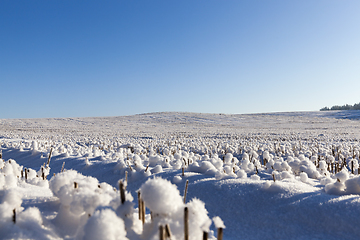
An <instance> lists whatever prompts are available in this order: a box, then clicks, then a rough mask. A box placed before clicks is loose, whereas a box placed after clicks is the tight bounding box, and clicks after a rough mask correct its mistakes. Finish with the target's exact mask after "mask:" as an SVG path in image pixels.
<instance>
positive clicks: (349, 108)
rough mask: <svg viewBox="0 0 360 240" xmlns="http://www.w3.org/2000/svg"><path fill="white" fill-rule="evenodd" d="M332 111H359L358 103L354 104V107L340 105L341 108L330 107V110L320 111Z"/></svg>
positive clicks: (359, 105) (326, 108)
mask: <svg viewBox="0 0 360 240" xmlns="http://www.w3.org/2000/svg"><path fill="white" fill-rule="evenodd" d="M332 110H360V102H359V103H355V104H354V105H349V104H346V105H342V106H338V105H335V106H332V107H331V108H328V107H324V108H322V109H320V111H332Z"/></svg>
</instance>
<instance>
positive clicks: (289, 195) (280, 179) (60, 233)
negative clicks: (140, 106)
mask: <svg viewBox="0 0 360 240" xmlns="http://www.w3.org/2000/svg"><path fill="white" fill-rule="evenodd" d="M359 119H360V111H329V112H289V113H268V114H249V115H227V114H198V113H151V114H140V115H134V116H123V117H103V118H61V119H60V118H58V119H1V120H0V137H1V138H0V144H1V150H2V158H3V159H4V161H6V162H5V163H4V166H3V167H0V168H2V169H1V170H0V171H2V172H3V175H4V176H5V178H3V179H1V178H0V189H1V190H0V215H1V216H2V220H0V225H1V227H0V238H2V239H11V238H18V239H22V238H24V236H26V237H27V238H33V239H61V238H66V239H81V238H84V239H90V237H89V235H87V232H88V229H96V227H94V226H98V225H99V224H100V225H101V221H100V220H98V219H110V221H115V220H116V221H118V222H119V224H120V225H121V224H123V225H124V226H125V227H123V229H125V230H122V232H117V233H116V234H115V233H113V231H112V230H111V229H112V228H111V225H110V226H108V228H109V229H106V228H102V229H103V230H102V231H103V233H104V234H106V236H108V239H116V238H111V236H113V235H114V236H118V237H119V236H122V234H127V235H126V236H127V237H128V238H129V239H137V238H139V239H158V234H157V229H158V228H157V225H156V224H159V223H160V222H164V221H167V223H169V224H170V227H173V228H174V229H173V238H176V237H177V239H182V238H183V236H182V234H183V233H182V231H180V230H179V229H182V227H181V226H180V225H181V224H183V223H182V220H181V221H180V220H178V218H179V213H177V214H171V211H173V210H171V209H170V210H169V209H168V210H166V209H167V208H165V207H160V208H159V207H157V206H154V207H153V208H154V209H158V210H157V211H160V212H161V211H163V210H164V209H165V210H166V211H167V212H168V214H165V215H166V216H165V217H163V218H162V217H161V216H162V215H161V214H159V216H158V217H155V218H154V219H153V220H152V221H151V219H150V210H149V208H147V212H146V213H147V215H146V222H145V225H144V228H143V227H142V224H141V223H139V221H136V220H135V217H133V218H132V217H129V214H128V215H127V216H125V215H122V214H123V213H124V211H133V212H134V213H133V215H134V216H135V215H136V214H137V213H138V201H137V192H136V191H137V190H138V189H140V187H142V186H143V184H144V183H145V182H146V181H147V179H152V178H153V177H161V178H164V179H167V180H169V181H170V182H171V183H173V184H174V185H176V186H177V188H178V189H179V191H180V195H181V196H183V195H184V187H185V184H186V180H189V187H188V194H187V203H188V204H189V208H191V206H193V205H194V206H197V207H193V209H195V210H194V211H196V212H198V215H196V214H195V213H194V214H195V215H194V216H195V217H196V219H197V222H203V224H202V226H199V228H198V229H195V228H194V229H192V231H193V236H192V234H191V231H190V238H192V237H193V238H195V235H196V234H197V231H199V229H200V230H201V229H204V228H205V229H206V225H207V223H206V221H205V220H206V219H207V218H210V219H212V218H213V217H215V216H219V217H220V218H221V219H222V220H223V221H224V224H225V226H226V228H225V230H224V239H275V238H276V239H358V236H359V235H360V229H359V228H358V226H357V223H358V222H360V208H359V207H360V206H359V205H360V198H359V195H358V194H359V193H360V180H359V177H358V168H359V164H358V161H359V150H360V146H359V139H360V131H359V130H360V121H358V120H359ZM51 149H53V151H52V157H51V162H50V167H49V168H46V169H45V170H43V171H44V172H45V174H46V175H48V177H47V180H42V179H41V177H40V176H39V175H41V165H43V164H44V163H46V162H47V160H48V156H49V153H50V151H51ZM11 159H13V160H12V163H8V161H9V160H11ZM15 161H16V163H17V164H18V166H15V165H14V164H15ZM11 164H12V165H11ZM63 164H65V165H64V167H65V169H66V170H65V171H64V173H63V174H62V175H64V178H66V179H68V181H69V184H70V185H71V186H73V181H78V182H79V185H80V186H79V188H78V190H74V189H72V188H71V189H68V190H67V193H64V191H65V190H63V191H62V192H61V191H60V190H59V189H58V188H56V187H54V186H57V185H61V184H63V185H64V186H65V185H66V184H65V183H63V182H62V181H63V180H59V179H61V177H62V175H61V174H59V173H60V172H61V169H62V166H63ZM336 164H338V167H339V168H341V167H342V170H341V171H340V169H336V170H335V168H336ZM10 165H11V169H12V171H10V170H9V169H10V167H9V166H10ZM24 168H31V169H34V170H35V171H38V172H37V173H35V172H34V176H31V177H29V179H28V180H25V179H24V177H21V174H20V171H21V170H24ZM182 168H184V175H183V174H182ZM70 169H73V170H76V171H77V172H78V173H80V174H82V175H81V176H80V175H79V176H78V175H76V176H75V175H72V174H75V173H73V172H72V171H69V170H70ZM47 171H49V172H47ZM335 171H336V172H337V173H335ZM351 171H353V173H351ZM126 172H127V175H128V181H127V191H128V194H129V196H130V195H132V197H133V200H132V201H131V197H129V198H128V200H127V201H128V202H129V204H130V202H132V203H133V205H131V207H129V206H130V205H129V206H127V208H126V209H125V205H126V204H125V205H124V206H123V205H120V206H119V204H120V203H119V202H117V203H116V204H115V203H114V202H116V201H120V200H119V194H118V192H116V194H115V195H114V193H112V192H111V191H110V190H109V189H110V188H109V186H111V188H112V187H115V188H117V189H118V188H119V186H118V181H119V180H120V179H122V180H123V181H125V174H126ZM36 174H37V175H38V176H39V177H36V176H35V175H36ZM53 174H57V175H56V177H53ZM12 175H14V177H9V176H12ZM83 175H84V176H92V177H94V178H96V179H97V180H96V181H99V184H100V183H102V182H104V183H103V184H104V185H103V188H101V189H106V190H102V191H103V193H102V195H100V193H98V192H97V191H99V190H96V189H92V185H91V186H90V185H89V186H88V187H87V188H86V187H84V188H82V184H81V183H82V182H84V184H83V185H84V186H85V185H86V184H85V183H86V182H92V181H93V180H89V179H87V178H86V177H84V176H83ZM274 179H275V181H274ZM96 181H95V182H94V184H95V185H96V186H97V184H98V183H96ZM105 183H107V184H109V185H106V184H105ZM69 184H68V185H66V187H67V188H68V187H69V186H70V185H69ZM148 185H149V184H148ZM165 185H166V184H165ZM165 185H161V184H160V187H159V188H162V187H163V186H165ZM86 186H87V185H86ZM145 186H147V185H145ZM64 188H65V187H64ZM85 188H86V189H87V192H85V193H82V192H81V194H82V195H81V196H83V198H81V197H79V195H76V194H80V193H79V191H81V189H85ZM89 189H90V190H89ZM142 189H143V188H142ZM164 189H165V190H164V191H165V192H166V191H169V192H171V191H173V190H171V189H170V188H169V189H167V188H165V187H164ZM71 191H78V192H71ZM109 191H110V192H111V193H110V192H109ZM14 192H16V194H17V195H18V196H15V195H16V194H14ZM94 192H96V194H98V195H94V196H96V197H94V196H93V195H92V194H94ZM154 192H156V191H154ZM154 194H155V193H154ZM175 195H176V191H175V193H174V194H172V196H175ZM69 196H71V197H69ZM100 196H101V197H100ZM104 196H107V197H104ZM72 197H73V198H72ZM151 197H154V196H151ZM155 197H156V196H155ZM159 198H161V199H165V202H173V205H174V206H177V207H178V208H179V209H182V205H181V204H180V203H178V204H177V203H176V200H173V199H172V197H170V196H160V197H159ZM193 198H198V199H200V200H201V201H202V202H204V203H205V208H206V209H207V211H208V213H207V214H206V211H205V212H204V209H203V208H202V207H201V206H200V205H201V204H200V205H199V204H195V203H196V202H195V203H193V202H192V199H193ZM79 199H80V200H79ZM86 199H97V200H96V201H95V200H94V201H92V202H91V203H89V202H88V200H86ZM152 201H153V200H151V198H150V197H148V198H147V199H145V202H147V203H145V204H146V205H148V206H153V205H152V204H153V202H152ZM190 202H192V203H191V204H192V205H191V204H190ZM84 205H86V206H88V207H87V208H85V207H83V206H84ZM163 205H166V204H163ZM122 206H123V208H124V209H122ZM66 208H69V209H72V210H71V211H73V212H74V211H75V212H76V214H75V215H74V216H73V215H71V214H70V213H69V209H68V210H64V209H66ZM103 208H106V209H105V210H104V209H103ZM12 209H17V211H18V219H19V221H17V223H16V224H13V223H12V222H11V219H12V216H13V214H12ZM110 209H112V210H110ZM71 211H70V212H71ZM152 211H153V212H154V210H152ZM155 211H156V210H155ZM174 211H175V210H174ZM176 211H177V210H176ZM176 211H175V212H176ZM200 213H201V214H200ZM88 214H90V215H91V217H86V218H85V215H86V216H88ZM175 215H176V216H175ZM180 215H181V214H180ZM195 217H194V219H195ZM111 219H112V220H111ZM114 219H115V220H114ZM116 221H115V222H116ZM121 221H123V223H122V222H121ZM69 222H70V224H69ZM130 222H131V223H130ZM214 222H215V221H213V223H212V225H211V227H210V228H211V230H212V231H213V235H214V237H216V227H215V225H214ZM66 223H68V224H66ZM96 223H97V224H96ZM154 224H155V225H156V227H154ZM179 224H180V225H179ZM68 225H69V226H68ZM176 226H178V228H179V229H177V227H176ZM179 226H180V227H179ZM194 226H195V225H194ZM114 228H116V227H114ZM104 229H105V230H104ZM90 232H91V231H90ZM98 232H101V231H100V230H99V231H98ZM89 234H90V233H89ZM112 234H113V235H112ZM196 237H197V235H196ZM210 237H212V236H211V234H210ZM101 238H103V236H102V237H101ZM123 238H124V236H123ZM173 238H172V239H173ZM119 239H121V238H119Z"/></svg>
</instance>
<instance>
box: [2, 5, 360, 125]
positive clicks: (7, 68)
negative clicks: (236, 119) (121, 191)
mask: <svg viewBox="0 0 360 240" xmlns="http://www.w3.org/2000/svg"><path fill="white" fill-rule="evenodd" d="M359 13H360V1H358V0H354V1H341V0H337V1H334V0H294V1H289V0H283V1H276V0H269V1H268V0H263V1H260V0H181V1H180V0H116V1H115V0H114V1H112V0H105V1H100V0H97V1H92V0H86V1H85V0H84V1H81V0H76V1H73V0H71V1H70V0H52V1H36V0H31V1H28V0H26V1H25V0H24V1H18V0H1V1H0V89H1V91H0V97H1V106H2V107H1V111H0V118H44V117H86V116H120V115H132V114H138V113H147V112H160V111H186V112H203V113H261V112H282V111H313V110H319V109H320V108H322V107H324V106H329V107H331V106H332V105H343V104H346V103H348V104H354V103H358V102H360V97H359V96H360V14H359Z"/></svg>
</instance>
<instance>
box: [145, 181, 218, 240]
mask: <svg viewBox="0 0 360 240" xmlns="http://www.w3.org/2000/svg"><path fill="white" fill-rule="evenodd" d="M140 193H141V198H142V200H143V201H144V203H145V205H146V206H147V207H148V208H149V209H150V211H151V214H152V221H151V222H147V223H145V225H144V232H143V233H142V237H143V238H145V237H148V239H158V229H159V226H160V225H161V226H165V225H166V224H168V226H169V227H170V229H171V233H172V238H174V239H184V209H185V207H186V208H187V209H188V216H189V220H188V221H189V222H188V228H189V229H188V231H189V239H201V237H202V236H203V232H204V229H205V230H206V231H209V226H210V225H211V220H210V218H209V217H208V216H207V214H208V212H207V210H206V208H205V204H204V203H203V202H202V201H200V200H199V199H192V200H191V201H190V202H189V203H187V204H184V202H183V198H182V197H181V196H180V192H179V190H178V189H177V187H176V186H175V185H173V184H171V183H170V182H169V181H167V180H165V179H162V178H154V179H148V180H147V181H146V182H145V183H144V184H143V185H142V186H141V188H140ZM209 222H210V224H209ZM211 234H212V232H211Z"/></svg>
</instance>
